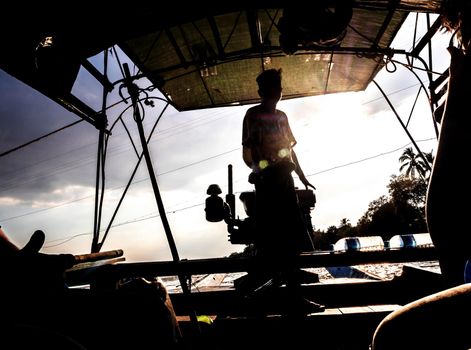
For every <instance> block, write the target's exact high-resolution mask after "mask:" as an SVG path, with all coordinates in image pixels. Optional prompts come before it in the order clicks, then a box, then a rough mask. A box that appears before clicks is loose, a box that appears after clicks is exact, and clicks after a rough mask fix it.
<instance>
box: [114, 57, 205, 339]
mask: <svg viewBox="0 0 471 350" xmlns="http://www.w3.org/2000/svg"><path fill="white" fill-rule="evenodd" d="M123 68H124V75H125V81H126V83H125V84H126V87H127V89H128V92H129V96H130V97H131V102H132V105H133V111H134V120H135V122H136V125H137V129H138V132H139V138H140V141H141V147H142V153H143V155H144V159H145V161H146V165H147V171H148V173H149V178H150V181H151V184H152V189H153V191H154V196H155V200H156V202H157V207H158V209H159V214H160V219H161V220H162V225H163V227H164V231H165V234H166V236H167V240H168V244H169V246H170V251H171V253H172V258H173V261H175V262H178V261H180V257H179V256H178V251H177V246H176V244H175V240H174V239H173V235H172V231H171V229H170V225H169V223H168V219H167V214H166V213H165V208H164V204H163V201H162V197H161V196H160V191H159V186H158V185H157V179H156V176H155V172H154V167H153V165H152V159H151V158H150V153H149V148H148V147H147V140H146V136H145V133H144V126H143V125H142V117H141V113H140V111H139V89H138V87H137V86H136V85H135V84H134V83H133V82H132V78H131V73H130V71H129V66H128V65H127V64H126V63H124V64H123ZM178 279H179V281H180V285H181V287H182V291H183V293H184V294H186V295H191V293H190V289H189V286H188V284H187V278H186V276H183V275H178ZM190 279H191V276H190ZM190 319H191V321H192V323H193V325H194V326H195V328H196V330H197V332H198V333H199V332H200V328H199V324H198V319H197V317H196V313H195V312H194V311H190Z"/></svg>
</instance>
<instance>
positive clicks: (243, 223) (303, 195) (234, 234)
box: [204, 165, 316, 245]
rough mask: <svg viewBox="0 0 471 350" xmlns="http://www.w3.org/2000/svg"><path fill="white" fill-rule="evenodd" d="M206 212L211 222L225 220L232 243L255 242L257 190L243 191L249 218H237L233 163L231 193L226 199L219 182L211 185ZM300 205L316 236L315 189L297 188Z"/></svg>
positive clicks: (230, 181)
mask: <svg viewBox="0 0 471 350" xmlns="http://www.w3.org/2000/svg"><path fill="white" fill-rule="evenodd" d="M206 193H207V194H208V195H209V197H207V198H206V203H205V204H206V205H205V209H204V210H205V212H206V220H207V221H209V222H220V221H222V220H224V221H225V222H226V224H227V231H228V232H229V241H230V242H231V243H232V244H246V245H249V244H252V243H254V232H255V196H256V193H255V191H246V192H242V193H241V194H240V196H239V199H240V200H241V201H242V203H243V206H244V210H245V213H246V214H247V218H245V219H242V220H241V219H239V218H236V214H235V196H234V194H233V191H232V165H229V193H228V194H227V195H226V200H225V201H224V200H223V199H222V198H221V197H220V196H219V195H220V194H221V193H222V191H221V188H220V187H219V185H217V184H212V185H209V187H208V190H207V192H206ZM296 193H297V195H298V202H299V207H300V210H301V212H302V214H303V215H304V219H305V220H304V221H305V223H306V228H307V230H308V232H309V234H310V236H311V238H312V237H313V236H314V228H313V226H312V222H311V211H312V209H314V207H315V205H316V195H315V193H314V191H313V190H311V189H305V190H300V189H296Z"/></svg>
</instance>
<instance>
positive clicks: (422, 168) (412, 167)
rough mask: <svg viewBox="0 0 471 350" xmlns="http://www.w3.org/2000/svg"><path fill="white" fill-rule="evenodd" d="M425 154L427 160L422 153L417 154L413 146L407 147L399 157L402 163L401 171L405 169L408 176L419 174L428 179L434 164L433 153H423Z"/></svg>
mask: <svg viewBox="0 0 471 350" xmlns="http://www.w3.org/2000/svg"><path fill="white" fill-rule="evenodd" d="M423 155H424V157H425V160H424V159H423V158H422V157H421V155H420V154H416V153H415V152H414V149H413V148H412V147H407V148H406V149H404V152H402V155H401V156H400V157H399V162H401V163H402V164H401V167H400V168H399V171H401V172H402V171H403V170H404V169H405V175H406V176H407V177H409V178H415V177H416V174H418V175H419V176H420V177H421V178H422V179H423V180H425V181H427V180H428V177H429V176H430V169H431V168H432V164H433V155H432V151H430V152H428V153H423Z"/></svg>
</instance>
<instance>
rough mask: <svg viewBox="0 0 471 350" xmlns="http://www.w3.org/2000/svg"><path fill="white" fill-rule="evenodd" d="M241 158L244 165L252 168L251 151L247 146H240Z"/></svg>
mask: <svg viewBox="0 0 471 350" xmlns="http://www.w3.org/2000/svg"><path fill="white" fill-rule="evenodd" d="M242 158H243V159H244V162H245V164H247V166H248V167H249V168H252V165H253V158H252V149H251V148H250V147H247V146H242Z"/></svg>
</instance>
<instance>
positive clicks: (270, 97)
mask: <svg viewBox="0 0 471 350" xmlns="http://www.w3.org/2000/svg"><path fill="white" fill-rule="evenodd" d="M257 83H258V88H259V90H258V93H259V95H260V97H261V102H260V104H259V105H257V106H254V107H251V108H250V109H248V110H247V112H246V115H245V117H244V122H243V131H242V145H243V159H244V162H245V163H246V164H247V166H249V167H250V168H251V169H252V173H251V174H250V176H249V182H250V183H253V184H254V185H255V197H256V204H255V208H256V213H255V222H256V224H255V237H254V243H255V247H256V250H257V253H256V261H257V265H258V269H259V271H257V273H259V274H260V275H263V274H265V276H266V274H267V271H269V276H272V277H274V278H275V280H277V281H276V282H278V283H286V285H287V287H288V288H287V289H288V291H289V292H290V294H289V295H290V296H289V299H290V311H293V312H297V311H302V312H304V311H307V312H314V311H319V310H321V309H322V308H323V307H322V306H321V305H319V304H316V303H314V302H311V301H308V300H306V299H304V298H303V297H302V296H301V292H300V277H301V274H300V273H299V268H297V267H296V265H297V262H296V261H297V257H298V256H299V254H300V253H301V251H307V250H313V245H312V241H311V239H310V236H309V233H308V231H307V228H306V225H305V222H304V218H303V215H302V213H301V211H300V208H299V205H298V198H297V194H296V190H295V186H294V180H293V177H292V175H291V173H292V172H293V171H295V172H296V174H297V175H298V176H299V179H300V180H301V182H302V183H303V184H304V186H305V187H306V189H307V188H308V187H312V188H313V189H315V187H314V186H313V185H312V184H311V183H309V181H308V180H307V179H306V177H305V175H304V173H303V171H302V169H301V167H300V165H299V162H298V159H297V157H296V153H295V152H294V150H293V147H294V146H295V145H296V139H295V138H294V136H293V133H292V132H291V128H290V126H289V122H288V117H287V116H286V114H285V113H284V112H283V111H280V110H278V109H276V105H277V103H278V102H279V101H280V99H281V96H282V85H281V69H278V70H277V69H270V70H266V71H264V72H262V73H261V74H260V75H259V76H258V77H257ZM306 242H308V243H307V244H310V248H308V249H306Z"/></svg>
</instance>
